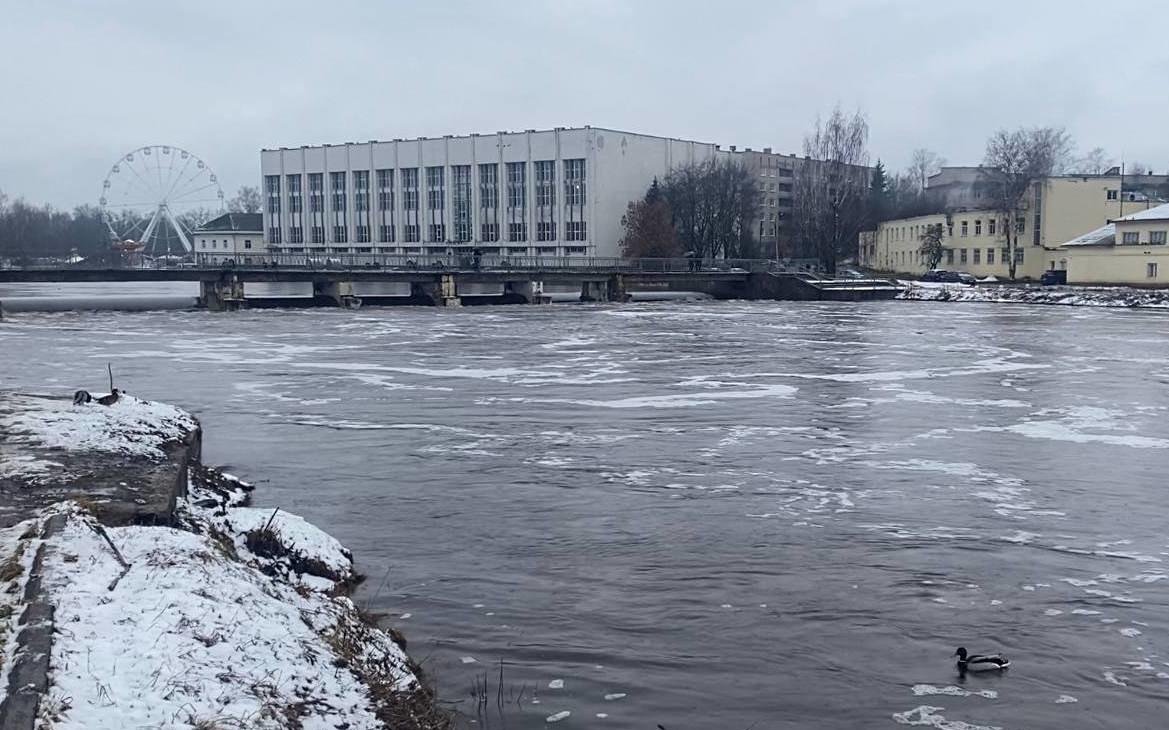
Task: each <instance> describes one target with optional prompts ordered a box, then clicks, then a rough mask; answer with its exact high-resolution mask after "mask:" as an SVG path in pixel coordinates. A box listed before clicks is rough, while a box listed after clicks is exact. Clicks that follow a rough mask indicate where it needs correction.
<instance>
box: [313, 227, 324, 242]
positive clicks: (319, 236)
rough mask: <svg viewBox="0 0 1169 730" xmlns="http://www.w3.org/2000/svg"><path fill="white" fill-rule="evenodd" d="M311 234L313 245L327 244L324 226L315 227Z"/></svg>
mask: <svg viewBox="0 0 1169 730" xmlns="http://www.w3.org/2000/svg"><path fill="white" fill-rule="evenodd" d="M309 233H310V234H311V235H312V243H314V244H321V243H324V242H325V228H324V226H313V227H312V229H311V230H310V231H309Z"/></svg>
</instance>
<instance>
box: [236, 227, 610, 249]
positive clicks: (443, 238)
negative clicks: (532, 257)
mask: <svg viewBox="0 0 1169 730" xmlns="http://www.w3.org/2000/svg"><path fill="white" fill-rule="evenodd" d="M469 226H470V223H469V222H468V223H459V224H456V227H457V228H458V227H461V229H460V230H457V231H456V236H455V238H454V239H452V240H451V241H449V242H452V243H466V242H469V241H470V240H471V233H470V228H469ZM304 230H305V229H304V228H303V227H301V226H292V227H290V228H289V229H288V243H290V244H298V243H305V234H304ZM308 230H309V236H308V242H309V243H313V244H322V243H325V242H326V241H325V227H324V226H310V227H309V229H308ZM349 232H350V228H349V227H348V226H345V225H334V226H333V227H332V230H331V233H332V238H330V239H329V242H331V243H348V242H349ZM376 232H377V242H378V243H394V242H395V241H396V236H395V233H396V231H395V229H394V227H393V226H391V225H384V224H383V225H379V226H377V229H376ZM353 234H354V239H353V240H354V243H371V242H373V238H372V236H371V229H370V227H369V226H367V225H357V226H354V227H353ZM426 234H427V238H426V242H428V243H448V239H447V227H446V224H444V223H431V224H430V225H428V226H427V227H426ZM556 234H557V225H556V223H555V222H554V221H538V222H537V223H536V240H537V241H555V240H557V235H556ZM402 240H403V242H405V243H422V227H421V226H419V225H417V224H407V225H405V226H403V227H402ZM479 240H480V241H483V242H488V243H493V242H498V241H499V224H498V223H483V224H481V225H480V227H479ZM507 240H508V242H513V243H516V242H523V241H527V240H528V224H527V222H525V221H517V222H514V223H508V224H507ZM564 240H566V241H587V240H588V228H587V226H586V224H585V222H584V221H568V222H566V223H565V224H564ZM268 242H269V243H273V244H281V243H283V242H284V241H283V238H282V235H281V229H280V228H278V227H275V226H272V227H270V228H268ZM246 248H251V244H250V242H249V243H248V244H247V245H246Z"/></svg>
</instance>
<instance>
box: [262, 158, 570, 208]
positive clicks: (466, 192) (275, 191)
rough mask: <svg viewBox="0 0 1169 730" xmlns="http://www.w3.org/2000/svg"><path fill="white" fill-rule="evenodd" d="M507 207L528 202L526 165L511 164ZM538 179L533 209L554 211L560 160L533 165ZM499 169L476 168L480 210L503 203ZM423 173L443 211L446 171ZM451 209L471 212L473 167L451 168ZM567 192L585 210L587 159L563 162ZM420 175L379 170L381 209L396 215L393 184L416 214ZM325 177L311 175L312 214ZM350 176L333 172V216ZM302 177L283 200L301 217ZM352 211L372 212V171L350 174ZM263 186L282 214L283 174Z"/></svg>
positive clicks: (429, 197)
mask: <svg viewBox="0 0 1169 730" xmlns="http://www.w3.org/2000/svg"><path fill="white" fill-rule="evenodd" d="M504 164H505V165H506V170H505V172H506V181H507V205H508V207H509V208H524V207H526V202H527V198H528V196H527V194H526V193H527V191H526V187H527V165H528V163H526V162H507V163H504ZM532 164H533V167H534V170H535V175H534V182H535V186H534V187H535V205H536V206H537V207H540V206H543V207H553V206H555V205H556V204H557V195H556V190H557V182H556V160H536V161H535V162H533V163H532ZM498 168H499V164H498V163H495V162H489V163H482V164H480V165H478V170H479V180H478V182H479V207H481V208H495V207H497V206H498V204H499V190H498V182H499V170H498ZM422 169H423V170H424V171H425V175H426V177H425V181H426V202H427V208H428V209H431V210H442V209H443V208H445V206H446V179H447V175H446V170H447V168H446V167H444V166H441V165H438V166H430V167H425V168H422ZM450 170H451V175H450V178H451V181H452V191H453V196H452V204H453V205H455V206H456V207H458V206H459V205H462V206H464V207H466V208H467V209H469V208H470V205H471V189H472V187H471V186H472V180H471V165H452V166H451V167H450ZM563 171H564V179H563V188H564V204H565V205H567V206H570V207H571V206H576V207H583V206H584V203H585V194H586V170H585V160H584V159H570V160H564V161H563ZM418 172H419V168H416V167H408V168H402V169H400V170H397V173H398V175H397V176H396V177H397V180H395V175H394V173H395V170H392V169H380V170H376V171H375V176H376V177H375V180H376V183H377V209H378V210H393V208H394V192H395V183H397V184H398V185H400V187H401V190H402V193H403V199H402V204H403V205H402V207H403V209H404V210H417V209H418V200H419V198H418V193H419V189H418ZM324 175H325V173H321V172H310V173H308V193H309V210H310V212H318V211H320V210H321V209H322V205H321V203H322V202H323V198H324ZM348 176H349V173H347V172H344V171H338V172H330V173H329V192H330V196H331V205H330V209H331V210H332V211H334V212H338V213H340V212H344V211H346V210H347V202H348V198H347V194H348V193H349V192H350V190H349V188H348V187H347V183H348ZM301 177H302V176H301V175H300V174H291V175H285V176H284V178H285V186H286V190H285V191H284V192H285V195H286V198H287V205H288V212H289V213H300V212H302V211H303V198H302V195H303V194H302V192H301ZM352 183H353V187H352V194H353V209H354V210H355V211H366V210H369V193H370V173H369V171H368V170H354V171H353V172H352ZM264 186H265V190H266V191H267V199H268V205H267V209H268V212H269V213H271V214H273V215H275V214H279V213H281V211H282V205H281V202H282V200H281V178H280V175H265V176H264Z"/></svg>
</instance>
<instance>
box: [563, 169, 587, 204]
mask: <svg viewBox="0 0 1169 730" xmlns="http://www.w3.org/2000/svg"><path fill="white" fill-rule="evenodd" d="M564 203H565V204H566V205H575V206H577V207H584V204H585V161H584V160H583V159H573V160H565V161H564Z"/></svg>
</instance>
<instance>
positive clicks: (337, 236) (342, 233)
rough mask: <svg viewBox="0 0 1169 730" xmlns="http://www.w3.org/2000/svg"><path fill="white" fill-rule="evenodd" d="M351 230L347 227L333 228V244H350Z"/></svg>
mask: <svg viewBox="0 0 1169 730" xmlns="http://www.w3.org/2000/svg"><path fill="white" fill-rule="evenodd" d="M348 242H349V229H348V228H347V227H346V226H345V225H335V226H333V243H348Z"/></svg>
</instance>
